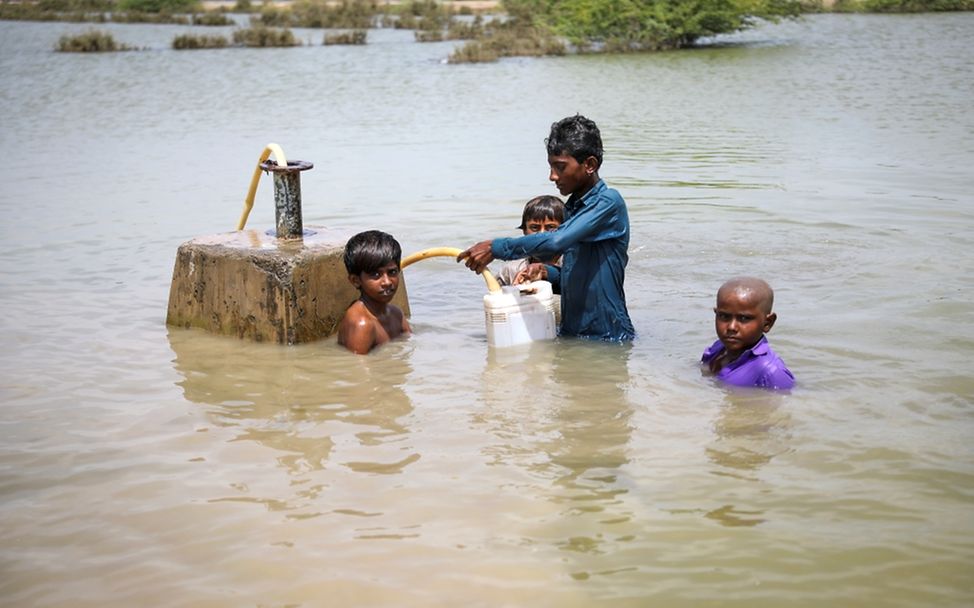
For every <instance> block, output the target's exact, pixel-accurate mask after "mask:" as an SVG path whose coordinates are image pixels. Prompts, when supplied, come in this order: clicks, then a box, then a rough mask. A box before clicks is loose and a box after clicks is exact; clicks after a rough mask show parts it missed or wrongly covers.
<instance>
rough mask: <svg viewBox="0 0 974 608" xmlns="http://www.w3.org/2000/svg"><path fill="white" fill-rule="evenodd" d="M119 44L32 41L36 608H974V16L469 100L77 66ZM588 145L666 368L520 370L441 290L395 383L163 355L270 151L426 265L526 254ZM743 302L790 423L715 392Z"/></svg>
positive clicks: (298, 62) (654, 350)
mask: <svg viewBox="0 0 974 608" xmlns="http://www.w3.org/2000/svg"><path fill="white" fill-rule="evenodd" d="M87 27H88V26H85V25H79V24H59V23H14V22H3V23H0V76H2V82H3V86H2V87H0V142H2V144H3V148H4V150H6V152H7V155H6V159H5V161H6V162H5V167H6V172H5V179H4V180H3V182H2V187H0V211H2V219H3V222H2V224H0V243H2V244H0V251H2V256H3V261H4V264H3V269H2V270H0V307H2V310H3V315H0V329H2V333H3V336H4V338H3V345H4V347H3V349H2V352H0V369H2V370H3V371H2V372H0V395H2V405H0V425H2V440H0V597H2V598H4V600H3V602H2V603H3V604H5V605H10V606H134V605H144V606H189V605H191V606H214V607H215V606H322V605H335V606H351V605H357V606H456V605H482V606H500V605H507V606H528V605H530V606H559V607H561V606H647V605H654V606H655V605H660V606H703V605H721V606H742V607H743V606H748V607H751V606H775V607H776V606H781V605H785V604H787V605H792V606H821V605H833V606H862V605H876V606H931V605H937V606H966V605H970V604H971V603H974V588H972V587H974V585H972V583H971V578H970V572H971V568H972V566H974V526H972V524H974V521H972V515H971V513H972V506H974V504H972V503H974V454H972V448H971V439H970V438H971V437H972V431H974V408H972V402H974V380H972V378H971V374H970V359H971V355H972V354H974V330H972V327H974V323H972V322H974V314H972V308H971V305H970V300H971V295H972V287H974V270H972V266H971V263H970V259H971V251H972V248H971V245H972V226H974V211H972V205H971V195H970V192H971V191H972V187H974V182H972V180H971V177H970V167H971V166H974V143H972V142H974V139H972V138H971V133H974V115H972V113H971V112H970V100H971V99H974V68H972V65H974V64H972V62H971V61H970V57H971V52H970V40H971V38H972V37H974V15H969V14H957V15H953V14H951V15H910V16H853V15H822V16H815V17H809V18H806V19H803V20H801V21H796V22H789V23H783V24H778V25H770V26H765V27H761V28H758V29H756V30H754V31H751V32H748V33H746V34H741V35H738V36H732V37H727V38H722V39H720V40H718V41H716V44H714V45H713V46H710V47H708V48H703V49H698V50H692V51H685V52H674V53H660V54H647V55H642V54H640V55H627V56H611V57H610V56H583V57H565V58H552V59H541V60H537V59H514V60H508V61H504V62H500V63H497V64H492V65H464V66H451V65H447V64H445V63H444V62H443V60H444V59H445V57H446V56H447V55H448V54H449V52H450V49H451V48H452V44H453V43H437V44H417V43H414V42H413V41H412V34H411V33H410V32H399V31H392V30H379V31H372V32H370V34H369V44H368V45H367V46H365V47H323V46H321V45H320V42H321V37H322V35H323V34H322V33H321V32H320V31H312V30H298V33H299V36H300V37H301V38H302V39H305V40H309V41H311V42H314V43H315V44H314V45H309V46H305V47H301V48H294V49H273V50H270V49H262V50H243V49H225V50H215V51H198V52H174V51H171V50H169V49H168V46H169V43H170V42H171V40H172V38H173V37H174V36H175V35H177V34H179V33H183V32H185V31H188V30H190V29H192V28H187V27H184V26H158V25H150V26H147V25H108V26H105V27H106V28H107V29H109V30H110V31H112V32H113V33H114V34H115V37H116V39H118V40H120V41H122V42H126V43H129V44H133V45H136V46H140V47H146V50H144V51H140V52H131V53H115V54H108V55H96V56H91V55H69V54H59V53H54V52H52V50H51V49H52V47H53V45H54V44H55V43H56V41H57V39H58V37H59V36H60V35H61V34H62V33H65V32H79V31H83V30H84V29H86V28H87ZM212 31H213V30H207V33H212ZM575 112H581V113H583V114H586V115H588V116H590V117H591V118H593V119H595V120H596V121H597V122H598V123H599V125H600V126H601V128H602V133H603V137H604V140H605V144H606V159H605V164H604V167H603V170H602V176H603V177H604V178H605V179H606V180H607V181H608V182H609V183H610V185H613V186H614V187H616V188H618V189H619V190H620V191H621V192H622V194H623V195H624V196H625V198H626V200H627V202H628V204H629V209H630V214H631V220H632V232H633V237H632V245H631V249H630V256H631V259H630V264H629V269H628V274H627V281H626V293H627V298H628V302H629V307H630V312H631V315H632V318H633V321H634V324H635V326H636V329H637V331H638V332H639V338H638V340H637V341H636V342H635V343H634V344H632V345H631V346H627V347H621V346H608V345H602V344H590V343H586V342H579V341H571V340H559V341H555V342H554V343H537V344H533V345H530V346H528V347H522V348H514V349H507V350H492V349H490V348H488V346H487V344H486V337H485V331H484V326H483V316H482V315H483V308H482V303H481V297H482V295H483V293H484V288H483V282H482V281H481V280H480V279H479V278H478V277H476V276H474V275H473V274H471V273H469V272H468V271H466V270H465V269H463V268H461V267H458V266H457V265H455V264H453V263H452V262H450V261H449V260H447V259H443V258H439V259H437V260H432V261H429V262H423V263H422V264H418V265H416V266H414V267H412V268H410V269H409V271H407V273H406V276H407V281H408V283H409V294H410V304H411V308H412V315H413V316H412V320H411V322H412V324H413V326H414V328H415V330H416V334H415V335H414V336H413V337H412V338H411V339H409V340H407V341H403V342H397V343H394V344H390V345H388V346H387V347H384V348H382V349H380V350H378V351H377V352H375V353H374V354H372V355H370V356H368V357H355V356H351V355H349V354H347V353H346V352H345V351H343V350H342V349H341V348H339V347H337V346H336V345H335V344H334V342H333V341H332V340H326V341H322V342H320V343H316V344H310V345H301V346H296V347H282V346H276V345H268V344H252V343H247V342H239V341H237V340H234V339H228V338H223V337H218V336H211V335H207V334H204V333H201V332H197V331H188V330H182V329H170V328H167V327H166V326H165V311H166V301H167V297H168V289H169V283H170V278H171V273H172V266H173V262H174V259H175V252H176V249H177V247H178V246H179V245H180V244H181V243H182V242H185V241H187V240H189V239H191V238H194V237H196V236H201V235H207V234H215V233H220V232H226V231H229V230H232V229H233V228H234V226H235V224H236V220H237V218H238V216H239V212H240V207H241V204H242V201H243V198H244V196H245V194H246V189H247V185H248V183H249V179H250V174H251V172H252V170H253V165H254V163H255V162H256V160H257V156H258V155H259V154H260V151H261V150H262V149H263V147H264V145H265V144H267V143H268V142H277V143H279V144H281V145H282V146H283V148H284V150H285V151H286V152H287V153H288V155H289V157H292V158H297V159H302V160H308V161H311V162H313V163H314V164H315V168H314V169H313V170H312V171H309V172H307V173H304V174H303V176H302V189H303V192H304V218H305V223H306V224H314V225H321V226H327V227H329V228H332V229H335V230H341V231H357V230H362V229H368V228H379V229H383V230H387V231H390V232H392V233H394V234H395V235H396V236H397V237H398V238H399V240H400V241H401V242H402V244H403V248H404V250H405V251H406V252H407V253H411V252H413V251H417V250H420V249H425V248H427V247H434V246H459V247H465V246H468V245H470V244H472V243H474V242H476V241H478V240H482V239H485V238H489V237H493V236H511V235H514V234H515V233H516V231H515V230H514V229H513V227H514V226H516V225H517V222H518V219H519V217H520V212H521V208H522V206H523V203H524V201H526V200H527V199H528V198H530V197H532V196H534V195H537V194H544V193H552V194H553V193H555V191H554V188H553V186H552V185H550V184H549V183H548V182H547V165H546V159H545V154H544V147H543V138H544V137H545V135H546V134H547V131H548V127H549V125H550V124H551V122H553V121H554V120H557V119H558V118H561V117H563V116H566V115H569V114H573V113H575ZM273 223H274V217H273V205H272V203H271V192H270V185H269V181H266V180H265V182H264V183H262V186H261V189H260V191H259V193H258V201H257V204H256V206H255V209H254V211H253V213H252V214H251V219H250V223H249V226H250V227H265V228H266V227H271V226H273ZM737 274H754V275H759V276H762V277H764V278H766V279H767V280H768V281H769V282H770V283H771V284H772V285H773V286H774V287H775V288H776V295H777V298H776V306H775V307H776V311H777V313H778V316H779V320H778V324H777V325H776V326H775V328H774V331H773V332H772V333H771V334H770V336H769V337H770V339H771V342H772V344H773V345H774V347H775V349H776V350H777V351H778V353H779V354H780V355H781V356H782V357H783V358H784V359H785V361H786V362H787V363H788V365H789V366H790V367H791V369H792V370H793V371H794V372H795V374H796V376H797V378H798V382H799V384H798V387H797V388H796V389H795V390H794V391H793V392H792V393H791V394H786V395H775V394H767V393H758V394H750V393H739V392H731V391H728V390H726V389H725V388H723V387H720V386H717V385H715V384H713V383H712V381H711V380H710V379H709V378H707V377H705V376H702V375H701V374H700V372H699V371H698V369H697V366H696V361H697V359H698V358H699V355H700V353H701V352H702V351H703V349H704V348H705V347H706V346H707V345H708V344H709V343H710V342H711V341H712V340H713V321H712V312H711V307H712V306H713V297H714V292H715V290H716V288H717V287H718V286H719V285H720V283H721V282H723V281H724V280H725V279H726V278H728V277H730V276H733V275H737Z"/></svg>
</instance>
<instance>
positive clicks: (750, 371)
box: [701, 277, 795, 389]
mask: <svg viewBox="0 0 974 608" xmlns="http://www.w3.org/2000/svg"><path fill="white" fill-rule="evenodd" d="M773 307H774V291H772V290H771V286H770V285H768V284H767V283H766V282H764V281H762V280H761V279H757V278H754V277H737V278H734V279H731V280H729V281H727V282H726V283H724V284H723V285H721V286H720V289H719V290H717V306H716V307H714V325H715V327H716V329H717V338H718V340H717V341H716V342H714V343H713V344H712V345H711V346H710V348H708V349H707V350H705V351H704V353H703V357H702V358H701V363H702V364H703V365H706V366H707V368H708V369H709V370H710V372H711V373H713V374H716V376H717V379H718V380H721V381H723V382H726V383H727V384H733V385H735V386H750V387H758V388H771V389H789V388H791V387H793V386H794V385H795V377H794V375H792V373H791V371H790V370H789V369H788V368H787V367H786V366H785V362H784V361H782V360H781V359H780V358H779V357H778V355H776V354H775V352H774V351H773V350H771V345H770V344H768V339H767V338H766V337H765V336H764V334H766V333H767V332H769V331H771V328H772V327H773V326H774V323H775V321H776V320H777V319H778V315H776V314H775V313H774V312H773V310H772V309H773Z"/></svg>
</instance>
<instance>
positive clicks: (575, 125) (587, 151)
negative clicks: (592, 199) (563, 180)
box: [544, 114, 602, 168]
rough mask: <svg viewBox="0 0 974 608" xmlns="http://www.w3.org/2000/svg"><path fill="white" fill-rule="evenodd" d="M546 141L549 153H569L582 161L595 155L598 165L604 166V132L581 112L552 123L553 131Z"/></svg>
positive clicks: (555, 154)
mask: <svg viewBox="0 0 974 608" xmlns="http://www.w3.org/2000/svg"><path fill="white" fill-rule="evenodd" d="M544 143H545V146H546V147H547V148H548V154H551V155H554V156H557V155H559V154H568V155H569V156H571V157H572V158H574V159H575V160H577V161H578V162H580V163H581V162H584V161H585V159H586V158H588V157H589V156H594V157H595V160H597V161H598V163H599V164H598V167H601V166H602V134H601V133H600V132H599V128H598V127H597V126H596V125H595V122H594V121H591V120H589V119H588V118H585V117H584V116H582V115H581V114H576V115H574V116H569V117H568V118H562V119H561V120H559V121H558V122H556V123H554V124H552V125H551V133H550V134H549V135H548V137H547V138H546V139H545V140H544ZM598 167H596V168H598Z"/></svg>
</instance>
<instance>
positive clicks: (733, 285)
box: [717, 277, 774, 314]
mask: <svg viewBox="0 0 974 608" xmlns="http://www.w3.org/2000/svg"><path fill="white" fill-rule="evenodd" d="M731 294H735V295H736V296H737V297H738V298H740V299H741V300H744V301H747V302H750V303H751V304H754V305H757V306H759V307H760V308H761V310H763V311H764V312H765V314H768V313H770V312H771V310H772V308H773V307H774V291H773V290H772V289H771V286H770V285H768V284H767V283H766V282H765V281H763V280H761V279H759V278H757V277H734V278H733V279H731V280H729V281H727V282H726V283H724V284H723V285H721V286H720V289H718V290H717V301H718V302H719V301H720V299H721V296H729V295H731Z"/></svg>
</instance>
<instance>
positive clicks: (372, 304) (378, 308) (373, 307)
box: [359, 295, 386, 317]
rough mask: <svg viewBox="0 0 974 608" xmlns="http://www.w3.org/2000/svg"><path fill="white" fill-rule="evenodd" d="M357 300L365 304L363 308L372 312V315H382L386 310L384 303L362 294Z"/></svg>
mask: <svg viewBox="0 0 974 608" xmlns="http://www.w3.org/2000/svg"><path fill="white" fill-rule="evenodd" d="M359 302H361V303H362V305H363V306H365V309H366V310H368V311H369V312H370V313H372V315H373V316H376V317H379V316H382V315H384V314H385V312H386V304H383V303H382V302H376V301H375V300H373V299H371V298H367V297H365V296H364V295H363V296H359Z"/></svg>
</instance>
